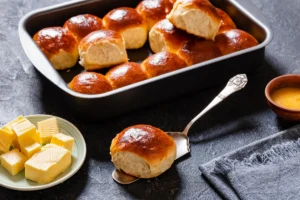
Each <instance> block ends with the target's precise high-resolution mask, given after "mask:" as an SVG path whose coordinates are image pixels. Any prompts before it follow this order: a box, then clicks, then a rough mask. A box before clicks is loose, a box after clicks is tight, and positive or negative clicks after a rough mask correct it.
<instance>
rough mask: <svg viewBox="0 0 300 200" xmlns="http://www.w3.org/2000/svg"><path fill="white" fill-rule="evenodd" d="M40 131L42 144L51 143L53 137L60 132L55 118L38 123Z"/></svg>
mask: <svg viewBox="0 0 300 200" xmlns="http://www.w3.org/2000/svg"><path fill="white" fill-rule="evenodd" d="M38 130H39V132H40V137H41V140H42V144H46V143H50V142H51V139H52V136H53V135H55V134H57V133H58V132H59V129H58V125H57V120H56V118H55V117H51V118H49V119H46V120H43V121H40V122H38Z"/></svg>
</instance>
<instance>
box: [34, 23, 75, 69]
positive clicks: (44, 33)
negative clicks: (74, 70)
mask: <svg viewBox="0 0 300 200" xmlns="http://www.w3.org/2000/svg"><path fill="white" fill-rule="evenodd" d="M33 40H34V41H35V43H36V44H37V45H38V46H39V47H40V49H41V50H42V52H43V53H44V54H45V56H46V57H47V58H48V59H49V61H50V62H51V64H52V65H53V67H54V68H55V69H57V70H64V69H68V68H71V67H73V66H74V65H75V64H76V62H77V60H78V43H77V41H76V39H75V37H74V36H73V34H72V33H71V32H70V31H68V30H66V29H64V28H62V27H49V28H44V29H42V30H40V31H39V32H37V33H36V34H35V35H34V36H33Z"/></svg>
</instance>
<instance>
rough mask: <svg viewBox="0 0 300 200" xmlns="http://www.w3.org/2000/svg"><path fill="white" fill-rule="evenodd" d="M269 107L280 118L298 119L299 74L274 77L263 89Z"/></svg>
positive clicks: (299, 105)
mask: <svg viewBox="0 0 300 200" xmlns="http://www.w3.org/2000/svg"><path fill="white" fill-rule="evenodd" d="M265 95H266V99H267V102H268V105H269V106H270V108H271V109H272V110H273V111H274V112H275V113H276V114H277V115H278V116H279V117H280V118H282V119H285V120H289V121H300V74H288V75H283V76H279V77H276V78H274V79H273V80H271V81H270V82H269V83H268V85H267V86H266V89H265Z"/></svg>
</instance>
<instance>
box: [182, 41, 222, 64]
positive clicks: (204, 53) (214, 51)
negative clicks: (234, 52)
mask: <svg viewBox="0 0 300 200" xmlns="http://www.w3.org/2000/svg"><path fill="white" fill-rule="evenodd" d="M178 55H179V56H180V57H181V58H183V60H185V62H186V63H187V64H188V65H193V64H197V63H200V62H204V61H206V60H210V59H213V58H216V57H219V56H222V53H221V51H220V49H219V48H218V46H217V45H216V44H215V42H213V41H211V40H205V39H203V38H196V39H194V40H190V41H188V42H186V43H185V44H184V45H183V47H182V48H181V49H180V50H179V51H178Z"/></svg>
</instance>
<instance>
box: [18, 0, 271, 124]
mask: <svg viewBox="0 0 300 200" xmlns="http://www.w3.org/2000/svg"><path fill="white" fill-rule="evenodd" d="M139 2H140V1H139V0H126V1H120V0H89V1H84V0H77V1H71V2H66V3H61V4H57V5H54V6H50V7H46V8H42V9H38V10H35V11H32V12H30V13H28V14H26V15H25V16H24V17H23V18H22V19H21V20H20V22H19V37H20V41H21V44H22V47H23V49H24V51H25V53H26V55H27V56H28V58H29V59H30V61H31V62H32V63H33V65H34V66H35V68H36V69H37V70H38V71H39V72H40V73H42V74H43V75H44V76H45V77H46V78H47V79H49V80H50V81H51V82H52V83H53V84H54V85H55V86H56V87H58V88H59V91H61V95H62V96H63V97H64V99H65V100H66V101H67V102H68V105H70V106H71V107H72V110H74V111H75V112H76V113H77V114H79V115H81V116H85V117H89V118H94V119H103V118H108V117H112V116H116V115H119V114H122V113H126V112H129V111H132V110H134V109H137V108H141V107H144V106H147V105H150V104H154V103H157V102H160V101H163V100H166V99H170V98H174V97H176V96H179V95H182V94H184V93H188V92H192V91H196V90H199V89H203V88H208V87H212V86H214V85H217V84H220V83H223V82H226V81H227V80H228V79H229V78H231V77H232V76H234V75H236V74H239V73H248V72H250V71H252V70H254V69H256V68H257V67H259V66H260V64H261V63H262V61H263V60H264V54H265V46H266V45H267V44H268V43H269V42H270V41H271V39H272V32H271V29H270V27H269V26H268V24H267V22H266V20H265V18H264V17H263V16H262V14H261V13H260V11H259V10H258V9H257V8H256V7H255V6H254V5H252V4H251V3H250V2H248V0H239V1H235V0H228V1H226V0H211V3H212V4H214V5H215V6H216V7H219V8H221V9H223V10H225V11H226V12H227V13H228V14H229V15H230V16H231V17H232V19H233V21H234V22H235V23H236V25H237V27H238V28H240V29H243V30H245V31H247V32H249V33H251V34H252V35H253V36H254V37H255V38H256V39H257V40H258V41H259V42H260V44H259V45H257V46H255V47H252V48H249V49H245V50H242V51H239V52H236V53H233V54H229V55H226V56H222V57H218V58H215V59H212V60H208V61H206V62H202V63H199V64H196V65H193V66H190V67H187V68H184V69H180V70H177V71H174V72H170V73H167V74H164V75H161V76H158V77H155V78H151V79H148V80H145V81H142V82H138V83H135V84H132V85H129V86H126V87H123V88H119V89H116V90H113V91H110V92H107V93H103V94H97V95H86V94H80V93H77V92H74V91H72V90H70V89H69V88H68V85H67V84H68V83H69V82H70V81H71V79H72V78H73V77H74V76H75V75H77V74H78V73H80V72H81V71H83V68H82V67H80V66H79V65H78V64H77V66H75V67H74V69H71V70H68V71H61V72H60V71H56V70H55V69H54V68H53V67H52V66H51V64H50V62H49V61H48V59H47V58H46V57H45V56H44V54H43V53H42V52H41V51H40V49H39V48H38V46H37V45H36V44H35V43H34V41H33V40H32V36H33V35H34V34H35V33H36V32H37V31H38V30H40V29H42V28H45V27H49V26H62V25H63V24H64V22H65V21H66V20H67V19H69V18H70V17H72V16H75V15H78V14H85V13H89V14H94V15H97V16H99V17H101V18H102V17H103V16H104V15H105V14H106V13H107V12H108V11H110V10H111V9H113V8H117V7H121V6H128V7H135V6H136V5H137V4H138V3H139ZM149 54H151V52H150V48H149V47H148V45H145V46H144V47H143V48H142V49H139V50H131V51H128V55H129V58H130V61H136V62H141V61H142V60H144V59H145V58H146V57H148V56H149Z"/></svg>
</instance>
